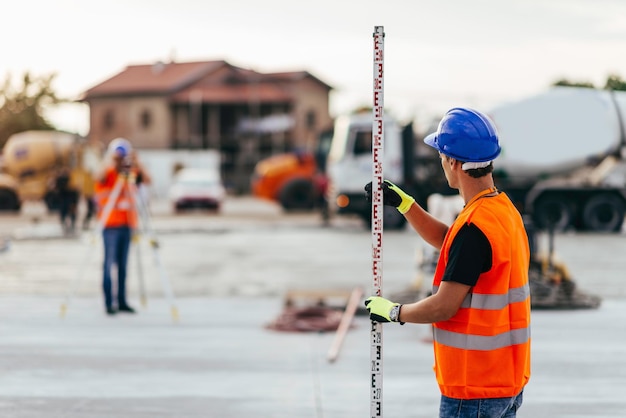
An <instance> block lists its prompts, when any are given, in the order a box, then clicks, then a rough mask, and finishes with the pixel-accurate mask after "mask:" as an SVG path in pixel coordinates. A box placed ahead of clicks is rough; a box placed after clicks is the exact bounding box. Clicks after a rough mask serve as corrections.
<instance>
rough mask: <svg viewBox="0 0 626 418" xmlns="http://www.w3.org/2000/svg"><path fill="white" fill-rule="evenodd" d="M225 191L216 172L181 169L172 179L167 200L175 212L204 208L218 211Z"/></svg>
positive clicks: (199, 169) (201, 169)
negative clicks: (168, 199)
mask: <svg viewBox="0 0 626 418" xmlns="http://www.w3.org/2000/svg"><path fill="white" fill-rule="evenodd" d="M225 197H226V189H225V188H224V185H223V183H222V179H221V177H220V174H219V172H218V171H217V170H209V169H204V168H183V169H181V170H180V171H178V172H177V173H176V175H175V177H174V182H173V183H172V185H171V186H170V189H169V198H170V201H171V202H172V207H173V208H174V210H175V211H177V212H178V211H181V210H184V209H194V208H204V209H211V210H215V211H219V210H220V208H221V206H222V203H223V202H224V199H225Z"/></svg>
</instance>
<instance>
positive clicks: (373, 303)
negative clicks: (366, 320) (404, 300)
mask: <svg viewBox="0 0 626 418" xmlns="http://www.w3.org/2000/svg"><path fill="white" fill-rule="evenodd" d="M365 307H366V308H367V311H368V312H369V313H370V319H371V320H372V321H376V322H400V321H398V317H399V316H400V307H402V305H400V304H399V303H394V302H392V301H390V300H387V299H385V298H382V297H380V296H370V297H369V298H367V299H366V300H365ZM392 311H393V312H392ZM400 325H404V322H400Z"/></svg>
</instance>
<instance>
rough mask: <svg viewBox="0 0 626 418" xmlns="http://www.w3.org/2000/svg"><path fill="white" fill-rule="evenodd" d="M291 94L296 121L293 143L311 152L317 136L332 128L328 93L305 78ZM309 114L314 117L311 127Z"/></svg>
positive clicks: (296, 85) (295, 86)
mask: <svg viewBox="0 0 626 418" xmlns="http://www.w3.org/2000/svg"><path fill="white" fill-rule="evenodd" d="M292 94H293V95H294V109H293V115H294V117H295V121H296V124H295V127H294V129H293V136H294V142H295V144H296V145H297V146H298V147H300V148H304V149H308V150H312V149H313V148H314V147H315V145H316V142H317V139H318V137H319V135H320V134H321V133H322V132H324V131H325V130H327V129H329V128H330V127H332V118H331V117H330V110H329V105H328V91H327V90H326V89H325V88H323V87H322V86H320V85H319V84H318V83H316V82H314V81H313V80H312V79H310V78H305V79H303V80H301V81H300V82H298V83H297V84H295V85H294V88H293V90H292ZM309 112H313V114H314V115H315V117H314V123H313V125H312V126H309V121H308V118H309V116H308V114H309Z"/></svg>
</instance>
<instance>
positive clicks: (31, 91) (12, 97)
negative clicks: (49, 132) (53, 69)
mask: <svg viewBox="0 0 626 418" xmlns="http://www.w3.org/2000/svg"><path fill="white" fill-rule="evenodd" d="M55 77H56V74H50V75H44V76H39V77H37V76H33V75H31V74H30V72H26V73H24V75H23V76H22V80H21V81H22V82H21V85H17V86H16V85H14V83H13V80H12V77H11V75H10V74H8V75H7V76H6V77H5V80H4V82H3V83H2V86H1V88H0V147H3V146H4V144H5V143H6V141H7V139H8V138H9V137H10V136H11V135H13V134H16V133H19V132H23V131H28V130H46V129H54V126H52V125H51V124H50V122H48V121H47V120H46V118H45V117H44V116H43V108H44V107H45V106H49V105H55V104H59V103H62V102H64V101H65V100H64V99H60V98H59V97H57V95H56V93H55V92H54V90H53V89H52V82H53V81H54V78H55Z"/></svg>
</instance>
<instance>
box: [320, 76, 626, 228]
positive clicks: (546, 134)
mask: <svg viewBox="0 0 626 418" xmlns="http://www.w3.org/2000/svg"><path fill="white" fill-rule="evenodd" d="M625 109H626V93H625V92H609V91H606V90H595V89H587V88H575V87H554V88H552V89H550V90H548V91H547V92H545V93H542V94H538V95H535V96H532V97H529V98H525V99H522V100H519V101H516V102H511V103H506V104H502V105H500V106H497V107H495V108H493V109H492V110H491V111H488V112H487V113H488V114H489V115H490V117H491V118H492V119H493V120H494V122H495V124H496V126H497V127H498V131H499V134H500V141H501V145H502V154H501V156H500V157H499V158H498V159H497V160H496V162H495V171H494V177H495V181H496V185H497V186H498V188H499V189H500V190H503V191H505V192H506V193H507V194H508V195H509V196H510V197H511V199H512V200H513V201H514V203H515V204H516V206H517V207H518V209H519V210H520V212H521V213H522V214H524V215H528V216H530V217H531V218H532V219H533V221H534V222H535V224H536V226H537V227H538V228H543V229H547V228H554V229H555V230H565V229H569V228H575V229H584V230H593V231H603V232H617V231H620V230H621V227H622V224H623V220H624V215H625V213H626V164H625V162H624V156H625V150H626V142H625V141H626V140H625V139H624V133H623V124H622V119H624V117H625V115H624V113H623V112H624V110H625ZM384 126H385V132H384V139H383V146H384V161H383V170H384V177H385V178H387V179H389V180H391V181H392V182H394V183H396V184H397V185H399V186H400V187H402V188H404V189H406V191H407V192H409V193H411V194H412V195H413V196H414V197H415V199H416V200H417V201H418V203H420V204H421V205H423V206H424V207H426V208H427V209H428V207H427V200H428V197H429V196H430V195H431V194H433V193H439V194H443V195H447V194H456V191H455V190H451V189H450V188H449V187H448V186H447V183H446V181H445V177H444V175H443V172H442V171H441V166H440V162H439V158H438V156H437V153H436V152H434V150H432V148H430V147H428V146H426V145H425V144H423V142H422V136H419V135H415V134H414V133H413V128H412V125H411V124H409V125H407V126H405V127H402V126H400V124H399V123H398V122H397V121H395V120H393V119H392V118H388V119H386V120H385V125H384ZM371 129H372V115H371V113H369V112H368V113H360V114H352V115H345V116H341V117H339V118H337V120H336V124H335V130H334V136H333V140H332V144H331V149H330V153H329V156H328V163H327V170H328V176H329V196H328V201H329V205H330V211H331V213H336V214H357V215H358V216H360V217H362V218H363V220H364V221H366V222H367V223H369V222H370V216H371V215H370V213H371V207H370V204H369V203H367V202H366V201H365V194H364V191H363V186H364V185H365V184H366V183H367V182H369V181H371V178H372V173H371V163H372V161H371V158H372V156H371ZM434 129H436V127H432V130H434ZM389 209H393V208H385V211H384V216H385V219H384V225H385V226H386V227H387V228H400V227H403V225H404V218H403V217H402V216H399V214H398V213H397V211H395V210H389Z"/></svg>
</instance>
